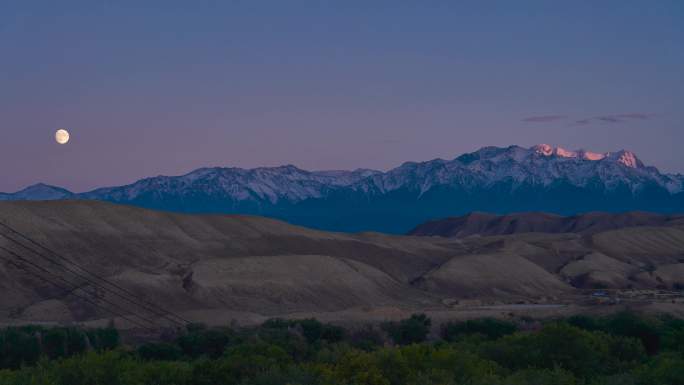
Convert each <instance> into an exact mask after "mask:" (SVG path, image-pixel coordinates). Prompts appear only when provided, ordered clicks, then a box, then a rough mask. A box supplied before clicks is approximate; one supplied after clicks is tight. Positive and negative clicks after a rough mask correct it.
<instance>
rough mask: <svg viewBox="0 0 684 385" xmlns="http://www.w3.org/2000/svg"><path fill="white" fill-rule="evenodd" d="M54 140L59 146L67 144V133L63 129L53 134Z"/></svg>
mask: <svg viewBox="0 0 684 385" xmlns="http://www.w3.org/2000/svg"><path fill="white" fill-rule="evenodd" d="M55 140H56V141H57V143H59V144H67V142H68V141H69V131H67V130H65V129H59V130H57V132H55Z"/></svg>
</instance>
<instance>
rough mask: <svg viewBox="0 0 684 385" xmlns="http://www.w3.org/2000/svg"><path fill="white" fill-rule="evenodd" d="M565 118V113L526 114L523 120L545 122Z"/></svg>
mask: <svg viewBox="0 0 684 385" xmlns="http://www.w3.org/2000/svg"><path fill="white" fill-rule="evenodd" d="M565 118H567V116H565V115H540V116H528V117H527V118H524V119H523V120H522V121H523V122H533V123H546V122H555V121H557V120H563V119H565Z"/></svg>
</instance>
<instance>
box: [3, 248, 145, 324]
mask: <svg viewBox="0 0 684 385" xmlns="http://www.w3.org/2000/svg"><path fill="white" fill-rule="evenodd" d="M0 249H1V250H3V251H5V252H6V253H8V254H10V255H11V256H13V257H15V258H17V259H18V260H20V261H22V262H23V263H26V264H28V265H31V266H33V267H35V268H37V269H39V270H41V271H46V272H47V273H48V274H51V273H50V272H49V271H47V270H45V269H43V268H41V267H40V266H38V265H36V264H34V263H32V262H30V261H29V260H27V259H26V258H23V257H22V256H20V255H18V254H16V253H14V252H13V251H11V250H9V249H6V248H4V247H2V246H0ZM0 258H2V257H0ZM2 259H4V260H5V261H6V262H8V263H10V264H12V265H14V266H16V267H17V268H19V269H22V270H24V271H25V272H27V273H29V274H31V275H33V276H35V277H37V278H39V279H40V280H42V281H45V282H47V283H49V284H51V285H53V286H56V287H57V288H59V289H61V290H64V291H65V292H66V294H67V295H72V296H74V297H76V298H79V299H82V300H84V301H86V302H88V303H90V304H91V305H93V306H95V307H97V308H100V309H103V310H105V311H107V312H109V313H111V314H113V315H115V316H118V317H120V318H122V319H124V320H126V321H128V322H130V323H132V324H134V325H136V326H138V327H140V328H142V329H146V330H150V331H152V330H153V329H151V328H149V327H148V326H145V325H143V324H142V323H140V322H138V321H136V320H134V319H132V318H129V317H128V316H126V315H124V314H122V313H119V312H116V311H113V310H111V309H108V308H106V307H104V306H102V305H100V304H98V303H97V302H95V301H92V300H91V299H89V298H87V297H84V296H82V295H78V294H76V292H75V291H76V290H79V289H80V290H81V291H84V292H85V290H83V289H82V288H80V287H73V288H71V289H70V288H65V287H63V286H62V285H60V284H58V283H56V282H55V281H52V280H50V279H49V278H45V277H43V276H42V275H40V274H38V273H35V272H33V271H31V270H30V269H27V268H26V267H25V266H22V265H21V264H19V263H16V262H15V261H13V260H11V259H8V258H2ZM53 275H54V274H53ZM58 278H59V276H58ZM103 301H104V302H107V303H110V302H108V301H106V300H104V299H103ZM114 306H116V307H119V306H117V305H116V304H114ZM138 317H140V316H138ZM141 318H142V317H141ZM143 319H144V318H143ZM148 322H149V321H148Z"/></svg>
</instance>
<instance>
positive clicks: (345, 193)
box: [0, 145, 684, 233]
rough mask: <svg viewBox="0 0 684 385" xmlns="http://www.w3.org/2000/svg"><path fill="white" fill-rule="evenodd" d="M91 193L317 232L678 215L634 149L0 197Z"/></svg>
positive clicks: (236, 174)
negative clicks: (489, 216)
mask: <svg viewBox="0 0 684 385" xmlns="http://www.w3.org/2000/svg"><path fill="white" fill-rule="evenodd" d="M10 199H11V200H17V199H24V200H35V199H40V200H45V199H94V200H105V201H111V202H117V203H125V204H132V205H137V206H142V207H147V208H153V209H161V210H170V211H180V212H193V213H240V214H256V215H265V216H271V217H275V218H280V219H283V220H286V221H288V222H291V223H295V224H300V225H304V226H310V227H315V228H320V229H326V230H339V231H367V230H372V231H382V232H391V233H403V232H406V231H409V230H410V229H412V228H413V227H415V226H416V225H418V224H420V223H422V222H424V221H426V220H429V219H434V218H443V217H447V216H454V215H461V214H464V213H468V212H472V211H487V212H492V213H510V212H521V211H546V212H553V213H558V214H564V215H568V214H576V213H581V212H588V211H612V212H617V211H631V210H643V211H653V212H662V213H682V212H684V176H682V175H672V174H662V173H660V172H659V171H658V170H657V169H656V168H655V167H648V166H645V165H644V164H643V163H642V162H641V161H640V160H639V159H638V158H637V157H636V155H634V154H633V153H631V152H629V151H624V150H623V151H617V152H611V153H593V152H589V151H582V150H580V151H568V150H565V149H563V148H557V147H551V146H548V145H537V146H534V147H532V148H523V147H519V146H510V147H506V148H499V147H485V148H482V149H480V150H478V151H476V152H473V153H468V154H464V155H461V156H459V157H457V158H455V159H452V160H443V159H435V160H431V161H427V162H419V163H417V162H407V163H404V164H403V165H401V166H399V167H397V168H395V169H392V170H390V171H387V172H380V171H374V170H366V169H359V170H354V171H306V170H302V169H299V168H297V167H295V166H281V167H270V168H255V169H240V168H203V169H199V170H195V171H193V172H191V173H189V174H186V175H182V176H158V177H154V178H147V179H143V180H140V181H138V182H135V183H133V184H131V185H127V186H119V187H109V188H101V189H97V190H94V191H91V192H87V193H81V194H74V193H71V192H69V191H67V190H64V189H60V188H57V187H51V186H46V185H36V186H32V187H29V188H27V189H25V190H22V191H20V192H17V193H14V194H0V200H10Z"/></svg>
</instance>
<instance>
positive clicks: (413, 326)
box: [382, 314, 432, 345]
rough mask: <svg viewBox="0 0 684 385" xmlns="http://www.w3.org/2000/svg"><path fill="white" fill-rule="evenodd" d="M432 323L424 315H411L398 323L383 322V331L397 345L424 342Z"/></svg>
mask: <svg viewBox="0 0 684 385" xmlns="http://www.w3.org/2000/svg"><path fill="white" fill-rule="evenodd" d="M431 324H432V321H431V320H430V319H429V318H428V317H427V316H426V315H425V314H413V315H412V316H411V317H410V318H407V319H404V320H401V321H400V322H398V323H397V322H385V323H384V324H383V325H382V328H383V330H385V332H387V334H388V335H389V336H390V337H391V338H392V340H393V341H394V343H395V344H397V345H408V344H415V343H420V342H424V341H425V340H426V339H427V336H428V334H429V333H430V325H431Z"/></svg>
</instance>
